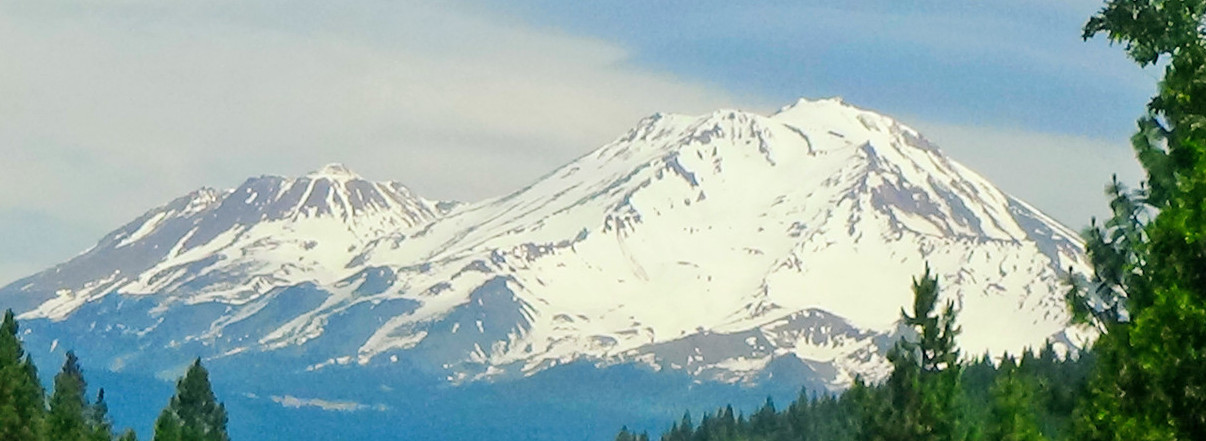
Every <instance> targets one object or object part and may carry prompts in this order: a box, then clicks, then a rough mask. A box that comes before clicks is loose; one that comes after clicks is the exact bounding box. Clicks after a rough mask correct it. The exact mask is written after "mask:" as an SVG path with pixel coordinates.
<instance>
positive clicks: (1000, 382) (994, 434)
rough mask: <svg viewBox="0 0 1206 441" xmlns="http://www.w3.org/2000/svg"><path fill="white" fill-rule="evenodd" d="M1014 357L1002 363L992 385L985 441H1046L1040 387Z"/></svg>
mask: <svg viewBox="0 0 1206 441" xmlns="http://www.w3.org/2000/svg"><path fill="white" fill-rule="evenodd" d="M1028 380H1029V379H1028V378H1026V377H1025V376H1024V375H1022V373H1021V372H1020V368H1018V367H1017V366H1015V365H1014V362H1013V360H1012V359H1010V358H1006V359H1005V360H1004V361H1002V362H1001V368H1000V372H999V373H998V375H997V379H996V381H995V382H994V383H993V386H992V408H991V411H990V414H989V418H988V427H987V430H986V435H987V437H986V438H985V441H1046V439H1047V438H1045V437H1044V436H1043V434H1042V433H1041V432H1040V430H1039V423H1038V409H1037V406H1036V405H1035V395H1036V390H1035V389H1036V388H1035V385H1034V384H1033V383H1032V382H1030V381H1028Z"/></svg>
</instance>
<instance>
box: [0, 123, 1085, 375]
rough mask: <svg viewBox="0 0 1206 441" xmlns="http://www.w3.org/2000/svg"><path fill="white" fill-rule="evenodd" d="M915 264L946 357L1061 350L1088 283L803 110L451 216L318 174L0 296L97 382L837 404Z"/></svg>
mask: <svg viewBox="0 0 1206 441" xmlns="http://www.w3.org/2000/svg"><path fill="white" fill-rule="evenodd" d="M926 262H929V264H930V265H931V267H933V268H934V269H935V271H936V272H937V273H938V274H939V277H940V282H941V284H942V287H943V288H942V292H943V295H944V296H945V297H946V298H950V299H953V300H955V301H956V303H957V304H958V306H959V307H960V310H961V313H960V316H959V318H960V324H961V325H962V327H963V330H964V332H963V334H962V335H961V337H960V340H959V343H960V345H961V346H962V347H963V348H964V350H965V351H967V352H970V353H982V352H984V351H993V352H999V351H1005V350H1009V351H1013V352H1017V351H1019V350H1020V349H1021V348H1023V347H1026V346H1036V345H1039V344H1042V343H1043V342H1044V341H1055V342H1057V343H1060V344H1069V340H1068V337H1067V335H1066V334H1067V333H1066V332H1065V331H1067V329H1068V328H1067V326H1068V325H1067V319H1068V318H1067V315H1066V313H1065V310H1064V307H1063V297H1062V291H1063V288H1062V286H1061V282H1060V281H1061V279H1062V277H1063V276H1064V271H1066V270H1067V268H1073V270H1074V271H1085V270H1086V264H1085V260H1084V251H1083V248H1082V246H1081V245H1080V243H1079V241H1078V239H1077V238H1076V235H1075V234H1074V233H1073V232H1072V231H1070V230H1068V229H1067V228H1065V227H1063V226H1061V225H1059V224H1058V223H1057V222H1055V221H1054V220H1052V219H1051V218H1049V217H1047V216H1045V215H1043V214H1042V213H1040V212H1039V211H1038V210H1036V209H1034V208H1033V207H1031V206H1029V205H1027V204H1026V203H1024V202H1022V201H1020V200H1018V199H1016V198H1014V197H1011V196H1009V195H1007V194H1005V193H1003V192H1002V191H1000V190H999V189H997V188H996V187H995V186H993V185H992V184H991V183H989V182H988V181H987V180H985V179H984V178H983V177H981V176H980V175H978V174H976V173H975V172H973V171H971V170H969V169H967V168H966V167H964V166H962V165H960V164H959V163H957V162H955V161H954V160H952V159H951V158H949V157H947V156H945V155H944V154H943V153H942V151H941V150H939V149H938V148H937V147H935V146H934V145H933V144H931V143H930V142H929V141H927V140H926V139H925V138H924V137H923V136H922V135H921V134H920V133H918V132H917V131H916V130H913V129H911V128H909V127H907V126H905V125H903V124H901V123H899V122H897V121H895V120H893V119H891V118H888V117H886V116H883V115H879V114H876V113H874V112H870V111H866V110H862V109H859V108H856V107H853V106H850V105H848V104H846V103H844V102H842V101H841V100H839V99H828V100H820V101H808V100H801V101H799V102H797V103H795V104H794V105H791V106H788V107H785V108H783V109H781V110H780V111H779V112H777V113H775V114H774V115H771V116H762V115H756V114H751V113H747V112H742V111H736V110H724V111H717V112H713V113H711V114H707V115H703V116H683V115H667V114H658V115H653V116H650V117H648V118H645V119H644V120H642V121H640V123H639V124H638V125H637V126H636V127H634V128H633V129H631V130H629V131H628V132H627V133H625V134H624V135H623V136H621V137H619V138H618V139H616V140H615V141H613V142H611V143H609V144H607V145H604V146H602V147H600V148H599V149H597V150H595V151H593V152H591V153H589V154H587V155H585V156H582V157H581V158H579V159H577V160H575V161H573V162H571V163H569V164H567V165H565V166H563V167H561V168H559V169H557V170H556V171H554V172H553V173H551V174H549V175H547V176H546V177H545V178H543V179H541V180H540V181H538V182H535V183H533V184H532V185H530V186H528V187H526V188H524V189H522V190H520V191H517V192H515V193H512V194H509V195H506V196H503V197H499V198H495V199H490V200H486V201H482V202H478V203H472V204H463V205H456V206H453V205H452V204H447V203H439V202H434V201H430V200H427V199H423V198H421V197H419V196H416V195H414V194H412V193H411V192H410V191H409V190H407V189H406V188H405V187H404V186H402V185H400V184H396V183H374V182H369V181H365V180H363V179H361V178H359V177H358V176H356V175H355V174H354V173H352V172H350V171H349V170H347V169H346V168H345V167H343V166H340V165H328V166H326V167H323V168H322V169H321V170H319V171H317V172H314V173H312V174H310V175H307V176H305V177H301V178H292V179H290V178H281V177H260V178H253V179H249V180H248V181H247V182H245V183H244V184H243V185H241V186H240V187H239V188H237V189H234V190H228V191H215V190H209V189H205V190H199V191H198V192H194V193H192V194H190V195H188V196H185V197H183V198H181V199H177V200H176V201H173V202H171V203H169V204H167V205H164V206H162V207H159V208H155V209H153V210H151V211H150V212H148V213H147V214H145V215H144V216H142V217H140V218H139V219H137V220H135V221H134V222H132V223H130V224H128V225H126V226H124V227H122V228H121V229H119V230H117V231H115V232H113V233H111V234H109V235H108V236H106V237H105V238H104V239H102V240H101V242H100V243H98V244H97V246H96V247H94V248H93V249H92V250H90V251H88V252H86V253H84V254H82V255H81V256H79V257H76V258H75V259H72V260H71V261H68V262H66V263H63V264H60V265H58V266H56V267H54V268H52V269H49V270H47V271H44V272H42V273H39V274H36V275H33V276H31V277H29V278H26V279H22V280H19V281H17V282H15V283H13V284H11V285H9V286H7V287H5V288H3V289H2V290H0V299H3V301H4V302H5V303H8V304H15V305H18V307H19V308H22V309H23V311H24V315H23V318H25V319H26V320H34V321H35V322H37V321H38V320H37V319H47V320H49V321H48V322H46V328H47V329H61V330H63V331H61V332H62V335H61V338H63V339H72V338H79V337H80V335H76V334H75V333H76V332H83V331H79V330H82V329H85V328H87V329H88V331H87V332H88V333H90V334H91V335H97V334H101V335H102V336H103V337H104V338H106V339H108V341H111V342H114V344H113V345H112V346H113V349H112V350H111V351H109V353H106V354H104V355H103V356H104V357H108V359H109V360H110V361H111V365H121V366H153V369H168V368H170V367H172V366H174V365H173V363H179V360H186V359H188V358H189V357H191V356H192V354H197V353H199V354H203V355H204V356H206V357H210V358H217V359H222V358H240V357H246V358H248V359H252V360H254V359H257V357H258V358H263V357H271V358H272V359H273V360H277V361H280V362H281V364H280V365H279V366H280V369H284V370H290V369H291V370H293V371H294V372H306V371H315V370H322V369H326V368H327V367H330V366H335V365H347V366H356V365H372V366H388V365H391V364H396V363H402V364H405V365H406V366H410V367H415V368H418V369H421V370H423V371H426V372H430V373H433V374H436V375H439V376H441V377H442V378H445V379H446V380H448V381H453V382H462V381H472V380H478V379H497V378H506V377H509V376H524V375H531V374H533V373H536V372H539V371H542V370H544V369H547V368H549V367H552V366H557V365H561V364H566V363H570V362H576V361H587V362H591V363H595V364H598V365H611V364H620V363H637V364H643V365H648V366H651V367H653V368H655V369H671V370H681V371H683V372H686V373H688V374H691V375H694V376H696V377H698V378H701V379H710V380H718V381H724V382H758V381H762V380H765V379H766V378H768V377H767V376H768V375H770V373H771V372H793V373H795V374H794V375H800V376H803V377H807V378H808V379H810V380H811V381H815V382H818V383H821V384H823V385H825V386H827V387H832V388H840V387H842V386H844V385H845V384H848V381H849V380H850V378H851V376H852V375H853V374H864V375H867V376H869V377H871V378H875V377H878V376H879V375H882V374H884V373H885V372H886V366H887V365H886V362H885V360H884V359H883V356H882V353H883V352H884V350H885V349H886V347H887V346H888V345H890V344H891V341H892V339H891V336H892V335H894V333H895V331H896V324H897V322H896V321H897V319H898V317H899V311H900V308H901V307H902V306H905V305H906V304H907V303H908V302H909V301H910V299H911V294H910V292H909V289H908V287H909V281H910V280H911V278H912V277H913V276H914V275H916V274H918V273H919V272H920V271H921V270H922V268H923V266H924V264H925V263H926ZM52 322H53V323H52ZM85 323H105V324H108V325H105V326H101V327H99V328H97V327H92V328H88V327H86V326H83V324H85ZM1003 330H1008V332H1004V331H1003ZM94 338H95V337H94ZM173 354H175V355H173ZM282 360H283V361H282Z"/></svg>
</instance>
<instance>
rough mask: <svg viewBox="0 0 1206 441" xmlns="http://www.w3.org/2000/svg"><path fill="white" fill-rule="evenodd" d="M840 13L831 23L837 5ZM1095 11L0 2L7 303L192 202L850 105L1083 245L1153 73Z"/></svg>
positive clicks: (421, 176) (1038, 6)
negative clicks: (264, 187)
mask: <svg viewBox="0 0 1206 441" xmlns="http://www.w3.org/2000/svg"><path fill="white" fill-rule="evenodd" d="M832 3H839V4H838V5H834V4H832ZM1098 8H1099V2H1097V1H1089V0H1064V1H1053V0H1047V1H1039V0H1016V1H1004V0H985V1H976V2H967V1H956V0H932V1H916V2H905V1H885V0H869V1H854V2H820V1H790V2H788V1H766V2H741V3H739V2H722V1H714V0H697V1H689V2H688V1H679V0H668V1H656V2H619V1H598V2H567V1H554V0H530V1H523V0H519V1H496V0H459V1H450V2H439V3H438V4H436V2H420V1H384V0H354V1H349V2H340V3H338V4H334V3H331V2H325V1H317V0H297V1H289V2H285V1H282V0H246V1H233V0H213V1H207V2H185V1H147V0H111V1H105V0H46V1H42V2H0V53H4V54H5V62H4V63H2V64H0V96H4V97H5V100H4V102H2V103H0V155H2V156H3V157H4V158H5V160H4V161H0V188H4V189H5V191H3V192H0V230H3V231H5V232H6V234H5V235H2V236H0V283H6V282H8V281H10V280H14V279H16V278H18V277H20V276H23V275H27V274H29V273H31V272H33V271H36V270H39V269H42V268H45V267H47V266H49V265H52V264H53V263H56V262H58V261H62V260H65V259H67V258H70V257H71V256H73V255H75V254H76V253H78V252H80V251H82V250H84V249H85V248H87V247H89V246H91V245H92V244H93V243H94V242H95V241H96V240H97V239H99V238H100V237H101V236H102V235H103V234H104V233H106V232H108V231H110V230H112V229H114V228H116V227H118V226H119V225H121V224H122V223H124V222H127V221H129V220H131V219H133V218H134V217H136V216H137V215H139V214H141V213H142V212H144V211H146V210H147V209H149V208H151V207H154V206H156V205H159V204H162V203H165V202H167V201H168V200H170V199H172V198H174V197H177V196H179V195H182V194H184V193H186V192H188V191H191V190H193V189H196V188H198V187H202V186H210V187H218V188H225V187H232V186H235V185H237V184H238V183H239V182H241V181H242V180H243V179H245V178H246V177H249V176H255V175H260V174H282V175H297V174H301V173H305V172H306V171H308V170H312V169H316V168H318V167H320V166H321V165H322V164H325V163H328V162H343V163H346V164H348V165H349V166H350V167H351V168H352V169H354V170H356V171H358V172H360V173H361V174H363V175H365V176H366V177H368V178H371V179H380V180H386V179H390V180H398V181H401V182H403V183H406V184H407V185H409V186H411V187H412V188H414V189H415V190H416V191H418V192H419V193H421V194H424V195H427V196H429V197H433V198H453V199H461V200H477V199H482V198H485V197H490V196H495V195H498V194H499V193H501V192H504V191H510V190H512V189H518V188H520V187H522V186H523V185H524V184H526V183H528V182H530V181H532V180H533V179H535V178H537V177H539V176H540V175H542V174H544V173H546V172H548V171H549V170H551V169H552V168H554V167H556V166H558V165H560V164H563V163H565V162H567V161H569V160H571V159H572V158H574V157H577V156H579V155H582V154H584V153H586V152H588V151H590V150H592V149H594V148H595V147H597V146H599V145H601V144H603V143H605V142H607V141H610V140H611V139H612V138H614V137H615V136H618V135H619V134H621V133H623V132H624V131H625V130H626V129H627V128H628V127H629V126H631V125H632V124H633V123H634V122H635V121H637V120H638V119H640V118H641V117H643V116H645V115H648V114H651V113H654V112H677V113H688V114H690V113H704V112H708V111H710V110H713V109H716V108H720V107H728V108H733V107H735V108H742V109H747V110H753V111H758V112H764V113H768V112H771V111H773V110H774V109H776V108H778V107H780V106H782V105H785V104H788V103H791V102H793V101H794V100H795V99H796V98H799V97H813V98H819V97H828V96H842V97H844V98H845V99H846V101H847V102H850V103H852V104H855V105H858V106H861V107H865V108H869V109H873V110H877V111H880V112H882V113H885V114H888V115H891V116H893V117H896V118H897V119H900V120H902V121H904V122H905V123H907V124H910V125H912V126H914V127H917V128H918V129H920V130H921V131H922V132H923V133H925V134H926V135H927V136H929V137H930V138H931V139H933V140H935V141H936V142H937V143H938V144H939V145H940V146H941V147H942V148H944V149H945V150H946V151H947V152H948V153H950V154H951V155H952V156H954V157H955V158H956V159H957V160H960V161H961V162H963V163H965V164H967V165H969V166H971V167H972V168H973V169H976V170H978V171H979V172H981V173H982V174H984V175H986V176H987V177H989V178H990V179H991V180H993V181H994V182H996V183H997V184H998V185H1000V186H1001V187H1003V188H1004V189H1005V190H1006V191H1009V192H1011V193H1013V194H1015V195H1018V196H1020V197H1022V198H1023V199H1025V200H1028V201H1030V202H1031V203H1033V204H1034V205H1036V206H1038V207H1039V208H1040V209H1043V210H1044V211H1047V212H1048V213H1050V214H1052V215H1054V216H1055V217H1056V218H1057V219H1060V220H1061V221H1063V222H1065V223H1067V224H1069V225H1070V226H1073V227H1075V228H1079V227H1081V226H1083V225H1084V224H1086V223H1087V221H1088V217H1089V216H1092V215H1100V214H1102V213H1104V212H1105V209H1104V207H1105V205H1104V199H1103V198H1102V197H1100V189H1101V187H1102V185H1103V184H1104V183H1105V182H1106V181H1107V180H1108V179H1109V175H1110V174H1111V173H1114V172H1117V173H1119V174H1120V175H1121V176H1122V177H1123V178H1124V179H1127V180H1131V181H1133V180H1135V179H1137V178H1138V176H1139V174H1138V169H1137V167H1136V166H1135V165H1134V161H1133V159H1132V157H1131V155H1130V152H1129V149H1128V148H1127V141H1126V139H1127V138H1128V137H1129V134H1130V132H1131V129H1132V127H1133V121H1134V120H1135V118H1136V117H1137V116H1138V115H1139V113H1140V111H1141V110H1142V106H1143V103H1145V102H1146V100H1147V97H1148V96H1149V95H1150V94H1151V93H1152V92H1153V91H1154V85H1155V81H1156V77H1157V75H1158V72H1154V71H1151V70H1149V71H1144V70H1140V69H1139V68H1137V67H1135V66H1134V65H1132V64H1131V63H1129V62H1128V61H1127V60H1126V59H1125V57H1124V56H1123V54H1122V51H1121V50H1120V49H1119V48H1116V47H1109V46H1108V45H1107V44H1106V43H1105V42H1104V41H1102V40H1101V39H1096V40H1093V41H1090V42H1087V43H1086V42H1082V41H1081V39H1080V26H1081V25H1082V24H1083V22H1084V21H1085V19H1086V18H1087V17H1088V16H1089V15H1090V14H1091V13H1092V12H1093V11H1095V10H1096V9H1098Z"/></svg>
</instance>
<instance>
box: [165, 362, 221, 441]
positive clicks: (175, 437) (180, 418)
mask: <svg viewBox="0 0 1206 441" xmlns="http://www.w3.org/2000/svg"><path fill="white" fill-rule="evenodd" d="M154 440H155V441H229V440H230V437H229V436H228V435H227V434H226V408H225V406H223V405H222V404H221V403H219V402H218V400H217V397H215V396H214V392H213V390H212V389H211V388H210V384H209V372H208V371H206V370H205V367H203V366H201V359H199V358H198V359H197V360H196V361H194V362H193V364H192V366H190V367H189V368H188V372H186V373H185V374H184V377H183V378H181V379H180V381H177V382H176V395H175V396H173V397H172V399H171V401H170V402H169V403H168V406H167V407H166V408H164V409H163V412H161V413H160V414H159V419H158V420H156V421H155V438H154Z"/></svg>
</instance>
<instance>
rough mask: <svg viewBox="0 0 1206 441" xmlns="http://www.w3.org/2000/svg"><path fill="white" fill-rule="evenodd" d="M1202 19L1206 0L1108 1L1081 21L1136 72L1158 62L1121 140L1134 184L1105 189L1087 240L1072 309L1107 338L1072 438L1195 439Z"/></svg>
mask: <svg viewBox="0 0 1206 441" xmlns="http://www.w3.org/2000/svg"><path fill="white" fill-rule="evenodd" d="M1204 17H1206V0H1110V1H1108V2H1107V3H1106V5H1105V7H1104V8H1103V9H1102V10H1101V11H1100V12H1099V13H1098V14H1097V15H1095V16H1093V17H1092V18H1091V19H1090V20H1089V22H1088V23H1087V24H1086V25H1085V29H1084V37H1085V38H1089V37H1092V36H1094V35H1096V34H1098V33H1104V34H1106V35H1107V36H1108V38H1109V40H1110V41H1111V42H1120V43H1123V44H1124V45H1125V47H1126V51H1127V54H1128V55H1129V56H1130V57H1131V58H1132V59H1133V60H1134V61H1136V62H1137V63H1139V64H1140V65H1144V66H1146V65H1152V64H1155V63H1157V62H1158V61H1159V60H1160V59H1161V58H1164V59H1165V60H1166V61H1167V64H1166V65H1165V68H1164V76H1163V79H1162V80H1161V82H1160V87H1159V92H1158V95H1157V96H1156V97H1154V98H1153V99H1152V100H1151V102H1150V103H1149V104H1148V114H1147V116H1145V117H1143V118H1142V119H1140V121H1139V132H1138V133H1137V134H1136V135H1135V136H1134V137H1133V138H1132V145H1133V146H1134V148H1135V152H1136V156H1137V158H1138V159H1139V162H1140V163H1141V165H1142V166H1143V168H1144V169H1145V170H1146V172H1147V179H1146V182H1145V185H1144V186H1142V187H1141V188H1140V189H1139V190H1138V191H1125V190H1124V189H1122V188H1121V186H1119V185H1117V184H1114V185H1111V188H1110V189H1109V191H1110V193H1111V194H1112V195H1113V196H1114V201H1112V207H1113V208H1114V216H1113V218H1111V219H1110V220H1108V221H1107V222H1105V223H1104V224H1102V225H1097V224H1096V222H1094V225H1093V227H1092V228H1091V229H1090V230H1088V231H1087V232H1086V239H1087V242H1088V251H1089V256H1090V258H1091V262H1092V263H1093V264H1094V269H1095V277H1094V280H1093V282H1094V283H1093V285H1092V286H1091V288H1092V289H1090V290H1088V291H1087V292H1081V293H1076V294H1074V295H1073V296H1072V298H1073V300H1074V303H1073V306H1074V308H1073V311H1074V312H1080V314H1079V316H1080V317H1084V316H1085V315H1086V314H1085V311H1091V312H1093V313H1094V316H1093V317H1092V318H1093V319H1094V320H1095V321H1096V322H1097V324H1098V326H1099V327H1100V328H1101V329H1103V330H1104V331H1105V332H1106V333H1105V335H1103V336H1102V337H1101V338H1100V339H1099V340H1098V342H1097V343H1096V345H1095V347H1094V351H1095V352H1097V354H1096V356H1097V370H1096V372H1095V374H1094V377H1093V379H1092V381H1091V383H1090V394H1091V397H1090V399H1089V400H1087V401H1086V403H1085V405H1084V406H1082V408H1081V409H1080V410H1079V411H1078V415H1079V417H1078V419H1077V421H1078V423H1077V432H1078V435H1079V437H1080V438H1081V439H1086V440H1091V441H1093V440H1130V439H1142V440H1148V439H1151V440H1156V439H1159V440H1198V439H1206V411H1204V409H1206V392H1203V391H1206V369H1203V366H1206V271H1203V268H1206V233H1204V232H1206V204H1203V201H1206V38H1204V37H1203V32H1204V31H1203V29H1204V26H1203V18H1204ZM1152 213H1158V214H1155V215H1154V217H1152ZM1078 305H1079V306H1078ZM1115 305H1118V306H1115ZM1103 312H1104V313H1103Z"/></svg>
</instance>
